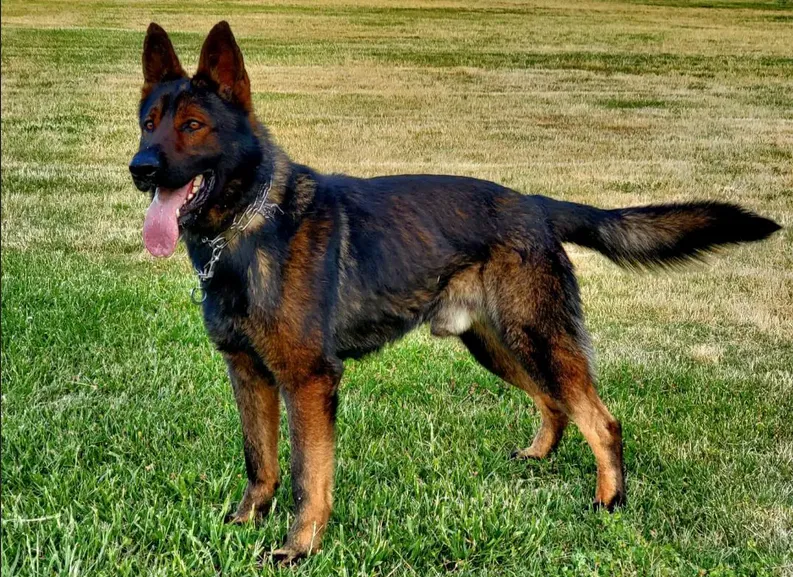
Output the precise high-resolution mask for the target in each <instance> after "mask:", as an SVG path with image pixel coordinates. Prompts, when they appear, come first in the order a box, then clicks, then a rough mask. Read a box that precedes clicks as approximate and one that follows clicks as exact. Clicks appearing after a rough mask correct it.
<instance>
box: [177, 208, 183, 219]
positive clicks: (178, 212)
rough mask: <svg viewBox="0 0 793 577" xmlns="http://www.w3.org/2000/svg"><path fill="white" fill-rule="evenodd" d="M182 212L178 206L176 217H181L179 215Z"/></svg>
mask: <svg viewBox="0 0 793 577" xmlns="http://www.w3.org/2000/svg"><path fill="white" fill-rule="evenodd" d="M181 213H182V211H180V210H179V209H178V208H177V209H176V218H179V215H180V214H181Z"/></svg>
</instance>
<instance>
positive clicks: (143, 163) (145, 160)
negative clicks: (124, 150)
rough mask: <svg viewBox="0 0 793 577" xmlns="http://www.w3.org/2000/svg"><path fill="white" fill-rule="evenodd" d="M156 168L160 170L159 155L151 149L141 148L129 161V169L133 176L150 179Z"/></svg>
mask: <svg viewBox="0 0 793 577" xmlns="http://www.w3.org/2000/svg"><path fill="white" fill-rule="evenodd" d="M158 170H160V155H159V154H157V153H156V152H155V151H153V150H151V149H146V150H141V151H140V152H138V153H137V154H136V155H135V156H133V157H132V162H130V163H129V171H130V172H131V173H132V176H133V177H134V178H139V179H149V180H150V179H152V178H153V177H154V175H155V174H157V171H158Z"/></svg>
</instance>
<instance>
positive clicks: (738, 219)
mask: <svg viewBox="0 0 793 577" xmlns="http://www.w3.org/2000/svg"><path fill="white" fill-rule="evenodd" d="M541 198H542V203H543V205H544V207H545V210H546V214H547V216H548V219H549V220H550V222H551V225H552V227H553V230H554V231H555V234H556V236H557V238H559V239H560V240H561V241H563V242H571V243H573V244H578V245H581V246H585V247H588V248H592V249H595V250H596V251H598V252H600V253H602V254H604V255H605V256H606V257H608V258H609V259H611V260H612V261H614V262H615V263H617V264H619V265H621V266H628V267H638V268H653V267H659V266H661V267H663V266H670V265H675V264H680V263H682V262H684V261H687V260H696V259H698V258H700V257H702V256H703V255H704V254H705V253H707V252H709V251H712V250H714V249H716V248H717V247H719V246H720V245H725V244H736V243H740V242H753V241H758V240H763V239H764V238H767V237H768V236H770V235H771V234H773V233H774V232H776V231H777V230H779V229H780V228H781V227H780V226H779V225H778V224H777V223H775V222H774V221H773V220H770V219H767V218H763V217H762V216H759V215H757V214H754V213H753V212H750V211H748V210H745V209H743V208H741V207H739V206H736V205H734V204H727V203H722V202H691V203H682V204H656V205H649V206H641V207H636V208H618V209H614V210H602V209H599V208H595V207H593V206H587V205H585V204H576V203H572V202H563V201H558V200H553V199H550V198H545V197H541Z"/></svg>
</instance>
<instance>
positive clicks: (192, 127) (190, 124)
mask: <svg viewBox="0 0 793 577" xmlns="http://www.w3.org/2000/svg"><path fill="white" fill-rule="evenodd" d="M202 126H204V125H203V124H201V123H200V122H198V121H197V120H188V121H187V122H185V123H184V124H183V125H182V130H184V131H185V132H195V131H196V130H198V129H199V128H201V127H202Z"/></svg>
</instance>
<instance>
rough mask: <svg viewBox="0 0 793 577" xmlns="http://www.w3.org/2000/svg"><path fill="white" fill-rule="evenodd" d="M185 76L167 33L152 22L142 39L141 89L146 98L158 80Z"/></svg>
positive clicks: (143, 96) (142, 95)
mask: <svg viewBox="0 0 793 577" xmlns="http://www.w3.org/2000/svg"><path fill="white" fill-rule="evenodd" d="M184 76H187V75H186V74H185V71H184V69H183V68H182V65H181V64H179V58H178V57H177V56H176V52H175V51H174V49H173V44H171V39H170V38H168V34H167V33H166V32H165V30H163V29H162V27H160V26H159V25H157V24H155V23H154V22H152V23H151V24H149V28H148V30H146V39H145V40H144V41H143V90H142V93H141V97H142V98H146V97H147V96H148V95H149V94H150V93H151V91H152V90H153V89H154V85H155V84H157V83H158V82H163V81H168V80H176V79H178V78H182V77H184Z"/></svg>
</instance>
